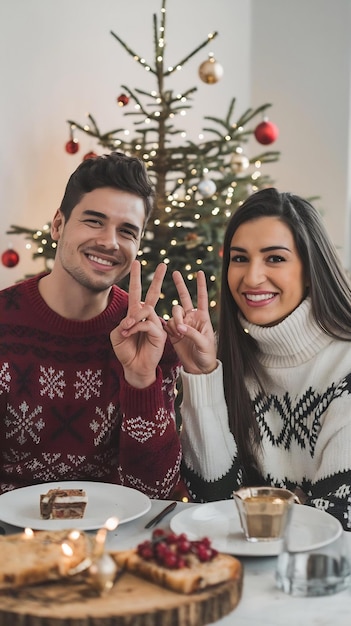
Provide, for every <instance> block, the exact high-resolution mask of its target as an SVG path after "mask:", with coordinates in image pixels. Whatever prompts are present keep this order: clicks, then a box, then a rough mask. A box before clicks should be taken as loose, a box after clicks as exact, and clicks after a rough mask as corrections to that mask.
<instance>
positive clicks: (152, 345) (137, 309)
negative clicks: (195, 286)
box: [110, 261, 167, 389]
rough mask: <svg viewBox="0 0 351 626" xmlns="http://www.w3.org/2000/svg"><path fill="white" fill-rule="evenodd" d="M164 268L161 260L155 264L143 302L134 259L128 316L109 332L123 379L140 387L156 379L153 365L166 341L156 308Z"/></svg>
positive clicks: (137, 262) (155, 364)
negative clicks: (121, 369)
mask: <svg viewBox="0 0 351 626" xmlns="http://www.w3.org/2000/svg"><path fill="white" fill-rule="evenodd" d="M166 269H167V268H166V265H165V264H164V263H160V265H158V267H157V268H156V271H155V274H154V277H153V279H152V282H151V284H150V287H149V289H148V292H147V294H146V297H145V302H142V301H141V276H140V274H141V270H140V263H139V261H133V263H132V266H131V270H130V280H129V299H128V311H127V316H126V317H125V318H124V319H123V320H122V321H121V322H120V324H119V325H118V326H117V327H116V328H115V329H114V330H113V331H112V332H111V334H110V338H111V342H112V347H113V349H114V352H115V354H116V356H117V358H118V360H119V361H120V362H121V364H122V366H123V369H124V376H125V379H126V381H127V382H128V383H129V384H130V385H131V386H132V387H137V388H139V389H144V388H146V387H149V385H151V384H152V383H153V382H154V381H155V380H156V369H157V366H158V364H159V362H160V360H161V357H162V354H163V350H164V346H165V342H166V337H167V335H166V331H165V330H164V327H163V325H162V322H161V320H160V318H159V316H158V315H157V314H156V312H155V306H156V304H157V302H158V299H159V297H160V293H161V287H162V283H163V279H164V276H165V273H166Z"/></svg>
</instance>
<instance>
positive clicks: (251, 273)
mask: <svg viewBox="0 0 351 626" xmlns="http://www.w3.org/2000/svg"><path fill="white" fill-rule="evenodd" d="M227 279H228V285H229V289H230V291H231V294H232V296H233V298H234V300H235V302H236V304H237V306H238V307H239V309H240V311H241V312H242V314H243V316H244V317H245V318H246V319H247V320H248V321H249V322H251V323H252V324H257V325H259V326H274V325H275V324H278V323H279V322H281V321H282V320H283V319H284V318H285V317H287V315H289V314H290V313H291V312H292V311H293V310H294V309H296V307H297V306H298V305H299V304H300V303H301V301H302V300H303V299H304V296H305V292H306V279H305V276H304V268H303V266H302V261H301V259H300V257H299V255H298V252H297V249H296V245H295V241H294V238H293V236H292V233H291V231H290V229H289V228H288V226H287V225H286V224H285V223H284V222H282V221H281V220H280V219H278V218H277V217H259V218H257V219H253V220H251V221H249V222H245V223H244V224H241V226H239V228H238V229H237V230H236V232H235V233H234V235H233V238H232V241H231V249H230V261H229V266H228V274H227Z"/></svg>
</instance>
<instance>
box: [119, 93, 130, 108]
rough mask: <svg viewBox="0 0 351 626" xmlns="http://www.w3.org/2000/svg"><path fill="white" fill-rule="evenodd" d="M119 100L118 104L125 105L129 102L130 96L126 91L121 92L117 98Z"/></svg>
mask: <svg viewBox="0 0 351 626" xmlns="http://www.w3.org/2000/svg"><path fill="white" fill-rule="evenodd" d="M117 102H118V106H120V107H125V106H126V104H128V102H129V98H128V96H127V95H126V94H125V93H121V95H120V96H118V98H117Z"/></svg>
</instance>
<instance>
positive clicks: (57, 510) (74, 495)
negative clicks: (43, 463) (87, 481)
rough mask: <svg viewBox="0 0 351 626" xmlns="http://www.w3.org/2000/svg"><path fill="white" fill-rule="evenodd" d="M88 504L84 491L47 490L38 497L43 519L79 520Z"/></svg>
mask: <svg viewBox="0 0 351 626" xmlns="http://www.w3.org/2000/svg"><path fill="white" fill-rule="evenodd" d="M87 503H88V497H87V494H86V492H85V491H84V489H60V488H58V489H49V491H48V492H47V493H43V494H41V495H40V515H41V517H42V518H43V519H81V518H82V517H83V516H84V512H85V509H86V506H87Z"/></svg>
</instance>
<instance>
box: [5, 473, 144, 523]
mask: <svg viewBox="0 0 351 626" xmlns="http://www.w3.org/2000/svg"><path fill="white" fill-rule="evenodd" d="M58 487H60V488H61V489H84V490H85V491H86V494H87V496H88V504H87V507H86V509H85V513H84V517H83V518H82V519H75V520H72V519H67V520H53V519H52V520H51V519H49V520H44V519H41V517H40V509H39V503H40V494H41V493H46V492H47V491H48V490H49V489H57V488H58ZM150 508H151V501H150V499H149V498H148V497H147V496H145V495H144V494H143V493H141V492H140V491H137V490H136V489H131V488H129V487H122V486H121V485H113V484H110V483H95V482H85V481H62V482H55V483H44V484H41V485H31V486H30V487H22V488H20V489H14V490H13V491H7V492H6V493H3V494H2V495H0V519H2V520H3V521H4V522H6V523H7V524H13V525H14V526H20V527H21V528H26V527H29V528H33V530H61V529H62V530H65V529H66V528H72V527H74V528H77V529H79V530H95V529H96V528H101V527H102V526H103V525H104V523H105V522H106V520H107V519H108V518H109V517H118V519H119V523H120V524H124V523H125V522H130V521H131V520H133V519H136V518H137V517H141V515H144V513H147V512H148V511H149V510H150Z"/></svg>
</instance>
